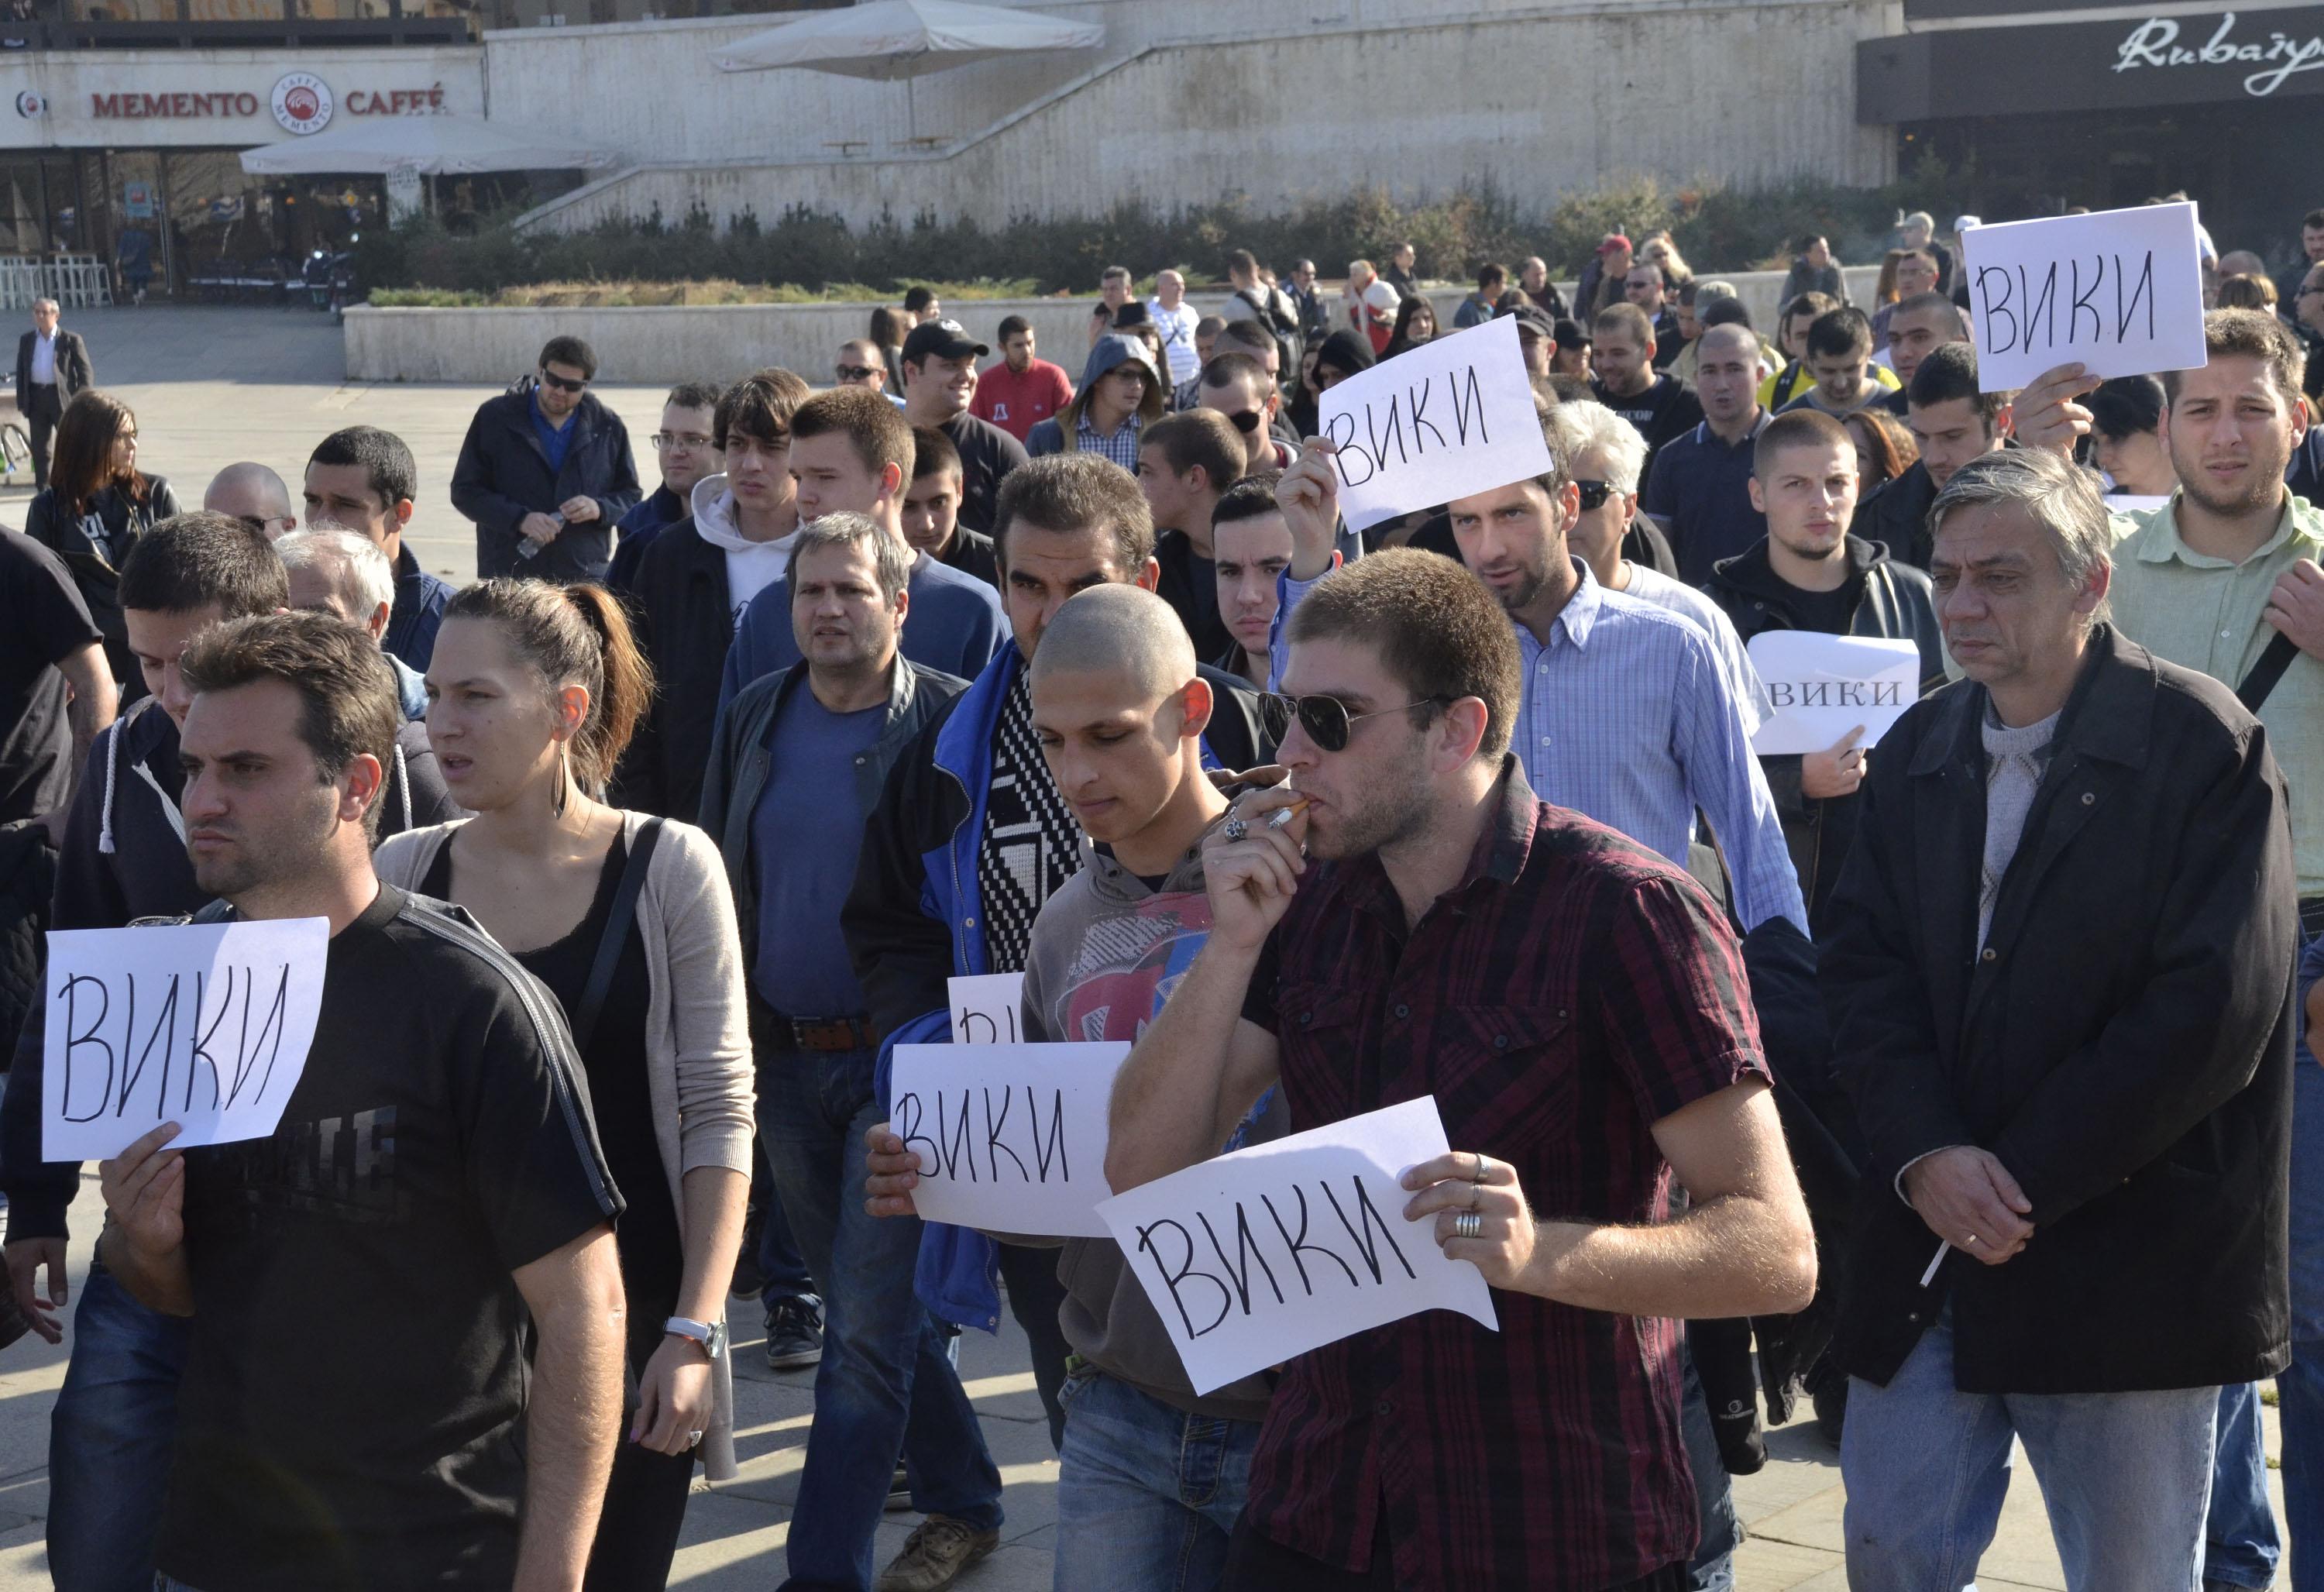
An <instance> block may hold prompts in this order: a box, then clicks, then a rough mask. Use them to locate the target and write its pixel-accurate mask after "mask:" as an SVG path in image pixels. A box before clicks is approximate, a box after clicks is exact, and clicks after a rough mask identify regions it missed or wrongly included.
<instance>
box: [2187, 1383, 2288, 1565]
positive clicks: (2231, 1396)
mask: <svg viewBox="0 0 2324 1592" xmlns="http://www.w3.org/2000/svg"><path fill="white" fill-rule="evenodd" d="M2259 1420H2260V1418H2259V1384H2258V1383H2256V1382H2238V1383H2236V1384H2234V1385H2230V1386H2227V1387H2222V1388H2221V1389H2219V1422H2218V1444H2217V1449H2216V1453H2215V1457H2214V1458H2213V1459H2212V1462H2211V1463H2212V1468H2211V1508H2210V1514H2209V1518H2208V1519H2207V1520H2206V1521H2205V1522H2204V1525H2203V1580H2204V1582H2205V1583H2206V1584H2207V1585H2214V1586H2221V1587H2251V1588H2255V1589H2256V1588H2258V1587H2266V1586H2269V1585H2271V1584H2273V1581H2274V1580H2275V1561H2276V1560H2279V1559H2281V1558H2282V1557H2283V1539H2282V1537H2280V1536H2279V1535H2277V1533H2276V1529H2275V1509H2274V1506H2273V1505H2271V1504H2269V1502H2268V1500H2267V1442H2266V1439H2265V1437H2264V1434H2263V1433H2262V1432H2261V1431H2260V1423H2259Z"/></svg>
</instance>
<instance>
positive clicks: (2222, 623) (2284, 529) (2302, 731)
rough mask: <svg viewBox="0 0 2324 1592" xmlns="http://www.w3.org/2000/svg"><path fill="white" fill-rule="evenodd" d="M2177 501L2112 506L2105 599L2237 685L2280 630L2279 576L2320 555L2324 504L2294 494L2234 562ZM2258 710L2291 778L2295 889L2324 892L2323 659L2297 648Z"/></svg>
mask: <svg viewBox="0 0 2324 1592" xmlns="http://www.w3.org/2000/svg"><path fill="white" fill-rule="evenodd" d="M2177 510H2178V500H2177V499H2176V498H2175V497H2174V498H2173V499H2172V501H2171V502H2169V503H2167V504H2165V505H2164V506H2163V507H2162V508H2160V509H2150V510H2148V511H2145V512H2144V513H2141V514H2117V515H2116V516H2115V519H2114V526H2115V536H2116V545H2115V549H2114V586H2113V589H2112V591H2111V593H2110V594H2109V599H2108V600H2109V601H2110V603H2112V605H2113V608H2114V619H2115V623H2116V625H2117V626H2119V627H2120V628H2121V630H2122V632H2123V634H2125V635H2126V636H2128V637H2129V638H2130V639H2131V640H2134V641H2135V642H2137V643H2138V644H2139V645H2140V646H2142V647H2144V648H2145V649H2147V650H2148V651H2149V652H2152V653H2153V654H2154V655H2155V656H2156V657H2157V658H2163V659H2164V660H2165V661H2167V662H2170V663H2175V664H2178V665H2179V666H2181V667H2183V668H2190V669H2199V670H2201V671H2202V672H2203V673H2204V674H2207V675H2209V676H2211V678H2213V679H2215V680H2217V681H2218V682H2220V683H2221V684H2222V685H2224V686H2227V688H2228V689H2230V690H2233V689H2234V688H2235V687H2236V686H2238V685H2240V684H2242V683H2243V677H2244V676H2246V674H2248V673H2250V672H2251V668H2252V666H2253V665H2254V664H2255V663H2257V662H2258V661H2259V655H2260V654H2261V653H2262V652H2264V651H2265V650H2266V649H2267V644H2268V642H2269V641H2270V640H2272V639H2273V637H2274V635H2275V633H2276V632H2275V627H2274V626H2273V625H2272V624H2269V623H2268V622H2267V621H2266V620H2265V619H2264V617H2263V615H2264V613H2265V612H2266V611H2267V599H2268V594H2269V593H2271V592H2273V590H2274V589H2275V582H2276V577H2277V576H2278V575H2282V573H2283V572H2284V571H2285V570H2287V569H2289V568H2291V567H2292V564H2293V563H2294V562H2296V561H2297V560H2299V559H2301V558H2319V557H2324V511H2319V510H2318V509H2317V508H2316V507H2315V505H2313V504H2311V503H2310V502H2308V501H2307V500H2306V499H2304V498H2298V497H2293V498H2290V499H2289V500H2288V501H2287V502H2286V504H2285V507H2284V511H2283V517H2282V520H2279V521H2278V522H2277V524H2276V528H2275V533H2274V534H2273V536H2271V537H2269V538H2267V540H2266V541H2264V542H2263V543H2262V544H2260V547H2259V549H2258V551H2256V552H2255V553H2253V554H2252V555H2251V556H2250V557H2247V558H2246V559H2245V560H2244V561H2243V562H2242V563H2240V564H2232V563H2229V562H2228V561H2227V559H2225V558H2213V557H2209V556H2207V555H2205V554H2201V553H2198V552H2195V551H2193V550H2191V549H2190V548H2188V546H2187V544H2186V543H2184V542H2182V541H2181V540H2180V539H2179V522H2178V518H2177ZM2259 718H2260V722H2261V723H2262V724H2264V725H2265V726H2266V727H2267V743H2268V750H2271V751H2273V753H2274V754H2275V761H2276V765H2277V767H2279V768H2282V770H2283V778H2284V783H2285V784H2286V785H2287V786H2289V787H2291V795H2292V854H2293V859H2294V860H2295V862H2296V863H2297V865H2298V868H2299V871H2300V895H2301V899H2303V900H2305V899H2306V898H2307V897H2310V896H2324V663H2319V661H2317V659H2315V658H2312V657H2310V656H2309V655H2308V654H2307V653H2305V652H2302V653H2301V654H2300V655H2299V656H2298V657H2296V658H2293V659H2292V667H2290V668H2288V669H2286V670H2285V671H2284V673H2283V678H2282V679H2281V680H2278V681H2277V682H2276V685H2275V689H2274V690H2273V692H2271V693H2269V694H2268V698H2267V701H2266V703H2265V704H2264V705H2263V706H2262V707H2261V709H2260V714H2259Z"/></svg>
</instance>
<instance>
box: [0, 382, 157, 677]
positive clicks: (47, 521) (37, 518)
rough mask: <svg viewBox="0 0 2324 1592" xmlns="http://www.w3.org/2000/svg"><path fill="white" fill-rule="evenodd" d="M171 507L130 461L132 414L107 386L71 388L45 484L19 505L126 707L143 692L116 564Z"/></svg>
mask: <svg viewBox="0 0 2324 1592" xmlns="http://www.w3.org/2000/svg"><path fill="white" fill-rule="evenodd" d="M177 512H178V499H177V494H176V493H174V492H171V490H170V483H169V482H168V481H166V480H164V479H163V478H162V477H161V476H159V475H147V474H144V473H143V472H142V471H140V470H139V469H138V468H137V417H136V416H135V415H134V414H132V413H130V412H129V406H128V405H127V404H125V403H124V402H122V401H121V400H119V399H117V398H115V397H114V396H113V395H112V394H111V393H109V392H100V391H97V390H96V389H95V388H89V389H88V390H86V391H81V392H79V393H77V394H75V395H74V397H73V400H72V401H71V402H70V403H69V404H67V405H66V406H65V412H64V415H63V417H62V418H61V419H59V420H58V421H57V444H56V456H55V459H54V461H53V463H51V465H50V467H49V484H48V486H47V487H46V488H44V489H43V490H42V492H41V493H40V495H39V496H37V497H35V498H34V499H33V500H32V507H31V508H29V509H27V510H26V511H24V534H25V535H26V536H29V537H31V538H32V539H33V540H34V541H36V542H39V543H41V544H42V546H44V547H46V548H48V549H49V550H50V551H51V552H53V553H54V554H56V556H57V557H60V558H61V559H63V560H64V561H65V567H67V568H68V569H69V570H71V571H72V575H73V582H74V584H76V585H78V587H79V588H80V594H81V599H82V601H84V602H86V603H88V612H89V615H90V617H91V618H93V619H95V620H96V621H97V629H98V630H101V631H103V632H104V634H105V657H106V662H107V663H109V664H110V665H111V666H112V667H113V677H114V678H115V680H117V681H119V682H120V683H121V688H122V697H121V700H122V704H123V705H124V707H125V706H127V705H128V704H129V703H130V702H131V701H132V700H134V698H136V697H139V696H143V695H145V682H144V676H143V675H141V674H140V673H139V672H138V669H137V664H136V660H135V659H134V658H131V657H130V656H129V637H128V631H127V630H126V629H125V628H124V622H123V621H122V617H121V602H120V598H119V596H118V595H117V588H118V586H119V584H120V580H121V566H122V563H123V561H124V560H125V559H126V558H127V557H129V549H130V548H134V547H135V546H136V545H137V538H140V537H142V536H143V535H144V534H145V532H146V531H147V530H148V529H151V528H152V525H153V524H154V522H155V521H157V520H167V519H169V518H170V517H171V515H173V514H175V513H177Z"/></svg>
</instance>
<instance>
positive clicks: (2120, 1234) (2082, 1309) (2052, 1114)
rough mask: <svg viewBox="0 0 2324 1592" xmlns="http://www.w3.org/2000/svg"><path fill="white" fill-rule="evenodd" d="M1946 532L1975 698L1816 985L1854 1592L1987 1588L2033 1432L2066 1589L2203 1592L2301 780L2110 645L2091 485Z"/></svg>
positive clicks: (2282, 994)
mask: <svg viewBox="0 0 2324 1592" xmlns="http://www.w3.org/2000/svg"><path fill="white" fill-rule="evenodd" d="M1932 521H1933V522H1934V524H1935V527H1936V530H1935V549H1934V554H1933V559H1932V563H1933V569H1932V575H1933V577H1934V581H1935V586H1936V590H1937V593H1938V612H1939V617H1940V619H1941V621H1942V622H1943V625H1944V629H1945V640H1946V644H1947V647H1948V649H1950V652H1951V655H1952V656H1953V658H1955V659H1956V660H1957V661H1958V662H1959V664H1960V667H1961V668H1962V670H1963V671H1964V672H1965V673H1966V674H1967V675H1968V676H1969V679H1968V680H1967V681H1965V682H1962V683H1960V684H1956V685H1954V686H1950V687H1948V688H1947V689H1945V690H1943V691H1941V692H1939V693H1937V694H1936V695H1934V696H1932V697H1929V698H1927V699H1925V700H1924V701H1923V702H1922V703H1920V704H1918V705H1917V706H1915V707H1914V708H1913V709H1912V710H1911V711H1910V712H1908V713H1906V714H1905V716H1904V719H1903V720H1902V721H1900V722H1898V723H1897V725H1896V726H1895V728H1894V729H1892V730H1891V731H1890V732H1888V734H1887V736H1886V737H1885V738H1884V739H1883V740H1882V741H1881V743H1880V748H1879V751H1878V754H1877V756H1876V758H1875V759H1874V760H1873V766H1872V774H1871V777H1870V778H1868V779H1867V781H1866V782H1865V785H1864V787H1863V791H1862V811H1861V814H1860V822H1859V826H1858V834H1857V844H1856V847H1855V850H1854V851H1853V852H1852V853H1851V854H1850V856H1849V861H1848V864H1847V867H1846V868H1845V870H1843V872H1842V874H1841V878H1840V887H1839V889H1838V891H1837V892H1836V893H1835V895H1834V897H1833V899H1832V906H1831V923H1830V925H1829V932H1828V934H1827V937H1826V941H1825V950H1824V959H1823V969H1822V973H1823V986H1824V993H1825V998H1826V1002H1827V1005H1828V1006H1829V1008H1830V1009H1831V1017H1832V1022H1833V1026H1834V1035H1833V1052H1832V1054H1833V1057H1834V1066H1835V1069H1836V1071H1837V1072H1838V1074H1839V1081H1840V1085H1841V1087H1842V1088H1843V1089H1845V1090H1847V1091H1848V1093H1849V1096H1850V1098H1851V1100H1853V1102H1854V1105H1855V1108H1856V1112H1857V1116H1858V1121H1859V1124H1860V1126H1861V1128H1862V1131H1863V1134H1864V1138H1865V1142H1866V1144H1867V1148H1868V1155H1869V1161H1870V1165H1869V1167H1868V1168H1867V1181H1866V1193H1865V1196H1864V1207H1863V1210H1862V1211H1861V1213H1860V1223H1859V1227H1858V1235H1857V1241H1856V1243H1855V1246H1854V1248H1853V1253H1852V1254H1851V1256H1850V1258H1849V1269H1848V1284H1847V1297H1846V1299H1845V1300H1844V1302H1843V1303H1842V1305H1841V1309H1840V1322H1839V1328H1838V1337H1837V1341H1836V1345H1835V1351H1836V1353H1837V1354H1838V1356H1839V1357H1840V1362H1841V1364H1842V1365H1843V1367H1845V1368H1846V1369H1847V1370H1848V1371H1849V1374H1850V1376H1852V1378H1853V1380H1851V1382H1850V1383H1849V1395H1848V1422H1847V1432H1846V1436H1845V1438H1844V1440H1843V1442H1842V1446H1841V1450H1840V1467H1841V1476H1842V1479H1843V1481H1844V1482H1845V1484H1846V1486H1847V1492H1848V1511H1847V1525H1846V1536H1847V1543H1848V1570H1849V1585H1850V1586H1851V1587H1855V1588H1857V1589H1858V1592H1885V1589H1887V1588H1897V1589H1899V1592H1902V1589H1904V1588H1918V1587H1935V1586H1946V1587H1957V1586H1960V1585H1963V1584H1964V1583H1965V1582H1967V1581H1968V1580H1969V1579H1970V1578H1972V1577H1974V1576H1975V1574H1976V1571H1977V1559H1978V1555H1979V1554H1980V1553H1981V1551H1983V1549H1984V1547H1985V1545H1986V1544H1987V1542H1988V1541H1991V1539H1992V1536H1993V1531H1994V1524H1995V1521H1996V1519H1997V1515H1998V1514H1999V1511H2000V1507H2001V1500H2002V1495H2003V1494H2004V1492H2005V1491H2006V1486H2007V1475H2008V1472H2007V1466H2008V1455H2009V1448H2010V1442H2011V1440H2012V1437H2013V1435H2014V1436H2016V1437H2019V1438H2022V1439H2023V1440H2024V1444H2025V1448H2026V1451H2027V1454H2028V1456H2029V1458H2030V1459H2032V1461H2033V1468H2034V1472H2035V1474H2036V1476H2037V1477H2038V1478H2039V1479H2040V1481H2041V1483H2042V1490H2043V1496H2044V1498H2045V1500H2046V1501H2047V1503H2048V1505H2049V1511H2050V1515H2051V1518H2052V1521H2053V1522H2054V1523H2055V1524H2056V1527H2057V1531H2056V1535H2057V1537H2058V1546H2059V1551H2060V1556H2061V1559H2062V1560H2063V1561H2064V1568H2065V1576H2066V1584H2067V1585H2068V1586H2070V1587H2106V1588H2108V1589H2109V1592H2117V1589H2124V1588H2127V1589H2130V1592H2147V1589H2150V1588H2152V1589H2154V1592H2161V1589H2162V1588H2165V1587H2169V1588H2172V1592H2184V1589H2185V1588H2186V1587H2189V1586H2191V1585H2193V1584H2195V1582H2196V1579H2197V1578H2198V1577H2199V1572H2200V1566H2201V1564H2202V1559H2203V1550H2204V1510H2205V1502H2206V1498H2207V1496H2208V1493H2209V1486H2210V1478H2211V1470H2212V1451H2213V1431H2214V1421H2215V1417H2216V1414H2217V1411H2218V1394H2219V1388H2220V1386H2221V1385H2223V1384H2232V1383H2239V1382H2248V1381H2254V1380H2257V1379H2261V1378H2264V1377H2268V1376H2273V1375H2274V1374H2275V1373H2276V1372H2278V1371H2280V1370H2282V1368H2283V1367H2284V1365H2285V1364H2286V1362H2287V1360H2288V1359H2289V1357H2290V1299H2289V1290H2288V1284H2287V1278H2286V1264H2287V1261H2286V1248H2287V1237H2286V1219H2287V1196H2286V1192H2285V1186H2286V1182H2287V1179H2288V1176H2289V1173H2290V1140H2289V1136H2288V1134H2289V1128H2290V1124H2291V1106H2292V1043H2293V1014H2292V956H2293V952H2294V950H2295V948H2296V943H2297V919H2296V908H2295V899H2294V882H2293V872H2292V835H2291V828H2290V821H2289V818H2288V815H2287V807H2286V804H2285V794H2284V787H2283V780H2282V775H2281V774H2280V773H2279V772H2278V771H2277V768H2276V766H2275V762H2274V759H2273V757H2272V756H2271V755H2270V754H2269V752H2268V749H2267V738H2266V732H2265V731H2264V729H2263V728H2262V727H2261V726H2260V724H2259V722H2257V721H2256V720H2255V719H2254V718H2253V717H2252V716H2251V715H2250V714H2249V713H2246V712H2245V711H2244V709H2243V708H2242V706H2241V705H2240V704H2238V703H2237V702H2236V699H2235V697H2234V695H2232V694H2231V693H2230V692H2229V691H2228V690H2227V687H2225V686H2221V685H2219V684H2218V682H2217V681H2214V680H2211V679H2209V677H2207V676H2202V675H2199V674H2197V673H2195V672H2194V671H2192V670H2189V669H2182V668H2179V667H2175V666H2173V665H2171V664H2166V663H2163V662H2162V661H2161V660H2159V659H2157V658H2154V657H2153V655H2152V654H2150V653H2148V652H2147V651H2146V650H2145V649H2143V648H2140V647H2138V646H2137V645H2135V643H2133V642H2131V641H2129V640H2126V639H2125V638H2124V637H2122V636H2121V635H2120V634H2119V633H2118V632H2116V630H2114V629H2113V627H2112V626H2111V625H2109V624H2107V623H2106V622H2105V619H2106V596H2107V586H2108V584H2110V582H2111V578H2112V575H2113V571H2112V568H2111V566H2110V564H2109V562H2108V552H2107V549H2108V548H2110V547H2111V546H2112V542H2113V536H2112V533H2111V531H2110V529H2109V528H2108V524H2107V514H2106V509H2105V506H2104V503H2103V502H2102V500H2101V499H2100V497H2099V495H2098V485H2097V482H2096V479H2095V478H2094V477H2093V476H2091V475H2089V474H2088V473H2087V472H2085V471H2082V470H2080V468H2078V467H2077V466H2075V465H2072V464H2070V462H2068V461H2066V460H2064V459H2062V458H2061V457H2059V456H2056V455H2053V454H2050V453H2048V452H2046V451H2044V450H2039V449H2030V448H2029V449H2017V450H2007V451H2002V452H1997V453H1993V454H1989V455H1987V456H1984V457H1982V458H1978V459H1975V460H1972V461H1971V462H1969V464H1967V465H1963V466H1962V467H1961V468H1960V470H1959V471H1957V472H1956V473H1955V474H1954V475H1953V477H1952V479H1951V480H1950V482H1949V483H1947V484H1946V487H1945V490H1944V491H1943V492H1941V493H1940V494H1939V496H1938V499H1937V502H1936V504H1935V506H1934V508H1933V509H1932Z"/></svg>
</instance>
